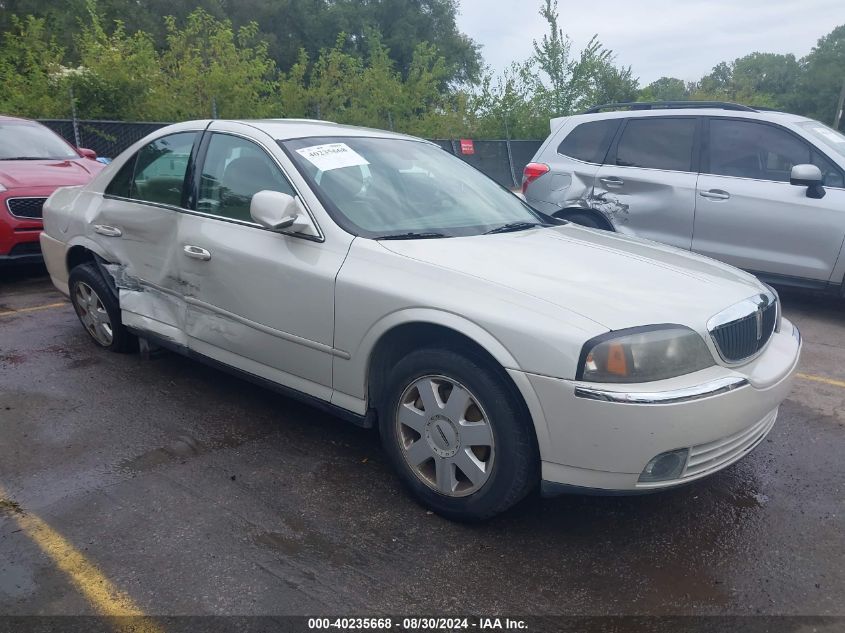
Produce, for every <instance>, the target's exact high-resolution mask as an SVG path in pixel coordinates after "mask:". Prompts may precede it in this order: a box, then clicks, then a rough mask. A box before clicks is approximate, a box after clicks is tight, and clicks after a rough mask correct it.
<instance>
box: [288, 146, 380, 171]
mask: <svg viewBox="0 0 845 633" xmlns="http://www.w3.org/2000/svg"><path fill="white" fill-rule="evenodd" d="M296 153H297V154H299V155H300V156H302V157H303V158H304V159H305V160H307V161H308V162H309V163H311V164H312V165H314V166H315V167H316V168H317V169H319V170H320V171H329V170H331V169H341V168H343V167H355V166H359V165H369V164H370V163H368V162H367V159H365V158H364V157H363V156H361V155H360V154H359V153H358V152H356V151H355V150H354V149H352V148H351V147H349V145H347V144H346V143H327V144H326V145H312V146H311V147H303V148H302V149H298V150H296Z"/></svg>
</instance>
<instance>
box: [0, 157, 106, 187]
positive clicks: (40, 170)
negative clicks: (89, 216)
mask: <svg viewBox="0 0 845 633" xmlns="http://www.w3.org/2000/svg"><path fill="white" fill-rule="evenodd" d="M102 169H103V165H102V164H101V163H98V162H97V161H95V160H90V159H88V158H78V159H70V160H0V185H3V186H4V187H6V189H15V188H18V187H67V186H71V185H84V184H86V183H87V182H88V181H89V180H91V178H93V177H94V176H95V175H96V174H98V173H99V172H100V170H102Z"/></svg>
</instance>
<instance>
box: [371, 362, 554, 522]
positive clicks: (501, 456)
mask: <svg viewBox="0 0 845 633" xmlns="http://www.w3.org/2000/svg"><path fill="white" fill-rule="evenodd" d="M427 376H445V377H447V378H448V379H451V380H455V381H457V382H458V383H459V384H460V385H463V386H465V387H466V388H467V389H468V390H469V391H470V392H471V393H472V395H473V397H474V399H475V400H477V401H478V404H479V405H480V406H481V408H482V409H483V411H484V412H485V413H486V419H487V421H488V423H489V426H490V428H491V429H492V434H493V438H494V446H495V459H493V461H492V466H491V467H490V472H489V475H488V478H487V479H486V481H485V483H484V484H483V485H481V487H480V488H479V489H478V490H477V491H475V492H472V493H471V494H468V496H461V497H452V496H448V495H446V494H443V493H441V492H439V491H437V490H435V489H434V488H433V487H431V485H427V484H426V483H424V482H423V481H422V480H421V479H420V478H419V477H418V475H417V474H416V473H415V472H414V470H412V468H411V466H410V465H409V464H408V462H407V461H406V459H405V458H404V456H403V449H402V445H401V444H400V443H401V442H403V441H404V440H403V439H402V438H401V437H400V433H401V431H400V430H399V425H398V424H397V423H396V419H397V412H398V407H399V400H400V398H401V397H402V395H403V394H404V393H405V392H406V389H407V388H409V387H410V386H411V385H412V384H413V383H414V382H415V381H417V380H418V379H421V378H423V377H427ZM382 394H383V397H382V398H381V401H382V402H381V405H380V406H379V432H380V435H381V440H382V444H383V445H384V448H385V450H386V452H387V454H388V456H389V458H390V461H391V462H392V464H393V466H394V468H395V469H396V471H397V472H398V473H399V476H400V477H401V479H402V480H403V482H404V483H405V485H406V486H407V487H408V488H409V489H410V491H411V492H412V493H413V494H414V496H415V497H416V498H417V499H418V500H419V501H420V502H421V503H422V504H423V505H424V506H426V507H428V508H430V509H431V510H433V511H434V512H436V513H437V514H440V515H442V516H444V517H447V518H449V519H453V520H458V521H481V520H484V519H488V518H490V517H492V516H494V515H496V514H499V513H501V512H504V511H505V510H507V509H508V508H510V507H511V506H513V505H514V504H516V503H517V502H518V501H520V500H521V499H522V498H523V497H525V495H527V494H528V493H529V492H530V491H531V490H532V489H533V488H535V487H536V486H537V484H538V483H539V479H540V475H539V455H538V450H537V443H536V437H535V434H534V428H533V425H532V422H531V420H530V417H529V414H528V412H527V409H526V407H525V405H524V404H523V403H522V400H521V398H520V397H519V395H518V393H516V389H515V388H514V387H513V385H511V384H509V383H508V381H507V378H506V376H505V375H503V373H502V372H500V371H495V370H494V369H493V368H491V367H489V363H487V362H486V361H484V360H483V359H481V358H476V357H474V356H473V355H465V354H458V353H456V352H453V351H449V350H443V349H421V350H417V351H414V352H412V353H410V354H408V355H407V356H405V357H404V358H403V359H402V360H401V361H399V362H398V363H397V364H396V366H395V367H394V368H393V370H392V371H391V372H390V377H389V379H388V381H387V384H386V385H385V388H384V389H383V391H382ZM417 441H423V438H422V437H420V439H418V440H417ZM435 459H436V458H435Z"/></svg>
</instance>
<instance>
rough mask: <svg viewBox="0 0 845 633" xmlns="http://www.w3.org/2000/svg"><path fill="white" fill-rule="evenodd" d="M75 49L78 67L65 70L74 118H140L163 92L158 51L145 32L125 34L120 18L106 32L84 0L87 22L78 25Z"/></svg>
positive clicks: (93, 7) (91, 4)
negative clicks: (111, 29) (72, 101)
mask: <svg viewBox="0 0 845 633" xmlns="http://www.w3.org/2000/svg"><path fill="white" fill-rule="evenodd" d="M76 47H77V50H78V52H79V66H78V67H77V68H76V69H75V71H74V72H70V73H67V74H66V77H65V83H66V84H67V85H68V86H70V87H72V88H73V94H74V97H75V100H76V104H77V114H78V116H79V117H80V118H83V119H121V118H122V119H126V120H143V119H145V118H149V117H150V116H151V115H153V112H154V110H155V108H156V104H157V103H158V102H159V101H160V100H161V99H162V98H163V97H164V95H163V94H162V93H161V90H160V88H161V85H162V75H161V68H160V65H159V59H158V55H157V53H156V51H155V47H154V45H153V42H152V40H151V38H150V37H149V36H148V35H147V34H146V33H143V32H140V31H139V32H136V33H134V34H132V35H128V34H127V33H126V30H125V28H124V24H123V22H116V23H115V25H114V29H113V31H112V32H111V33H107V31H106V29H105V27H104V26H103V19H102V17H101V16H100V15H99V14H98V13H97V7H96V4H95V3H94V2H93V0H89V3H88V21H87V22H86V23H83V24H82V25H81V31H80V33H79V35H78V36H77V41H76Z"/></svg>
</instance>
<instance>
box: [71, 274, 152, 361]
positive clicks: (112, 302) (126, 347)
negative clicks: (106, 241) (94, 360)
mask: <svg viewBox="0 0 845 633" xmlns="http://www.w3.org/2000/svg"><path fill="white" fill-rule="evenodd" d="M81 284H84V286H87V288H90V289H91V290H92V291H93V292H94V293H95V294H96V298H97V300H98V302H99V305H101V306H102V307H103V308H104V309H105V311H106V313H107V314H108V318H109V326H110V328H111V342H110V343H108V344H105V343H104V342H103V341H101V340H98V339H97V337H96V336H95V334H94V332H93V331H92V329H91V328H90V327H89V326H88V325H87V324H86V322H85V320H84V314H85V311H86V309H85V307H84V306H82V305H80V299H81V297H80V294H79V291H80V285H81ZM84 286H83V289H84ZM68 288H69V289H70V302H71V303H72V304H73V309H74V310H75V311H76V316H77V317H79V322H80V323H82V327H83V328H85V331H86V332H87V333H88V335H89V336H90V337H91V340H92V341H94V343H96V344H97V345H98V346H99V347H102V348H103V349H107V350H109V351H112V352H119V353H128V352H134V351H136V350H137V349H138V339H137V338H136V337H135V336H134V335H133V334H132V333H130V332H129V330H127V329H126V328H125V327H124V326H123V321H122V320H121V318H120V304H119V303H118V300H117V297H115V296H114V291H113V290H112V289H111V287H110V286H109V284H108V283H107V282H106V280H105V279H104V278H103V275H102V273H101V272H100V269H99V268H98V267H97V265H96V264H94V263H93V262H87V263H85V264H80V265H79V266H76V267H75V268H74V269H73V270H71V271H70V277H69V279H68Z"/></svg>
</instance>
